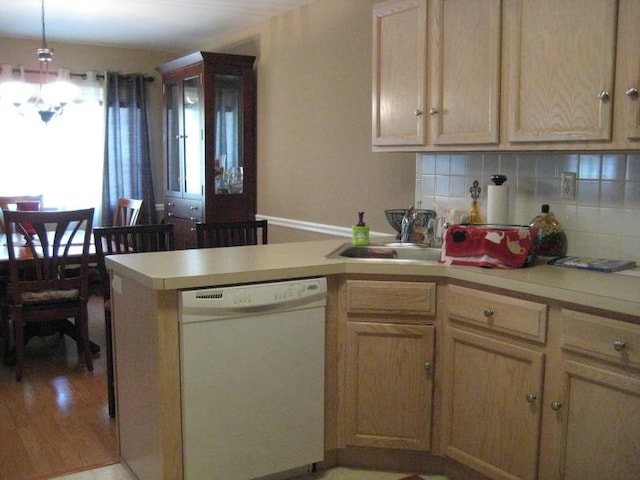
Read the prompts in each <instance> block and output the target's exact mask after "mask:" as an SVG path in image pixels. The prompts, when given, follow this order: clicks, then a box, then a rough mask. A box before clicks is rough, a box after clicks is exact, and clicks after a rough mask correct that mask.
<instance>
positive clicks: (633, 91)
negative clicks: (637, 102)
mask: <svg viewBox="0 0 640 480" xmlns="http://www.w3.org/2000/svg"><path fill="white" fill-rule="evenodd" d="M626 94H627V96H628V97H629V98H638V89H637V88H635V87H631V88H630V89H629V90H627V91H626Z"/></svg>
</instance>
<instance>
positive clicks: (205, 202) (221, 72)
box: [157, 52, 256, 248]
mask: <svg viewBox="0 0 640 480" xmlns="http://www.w3.org/2000/svg"><path fill="white" fill-rule="evenodd" d="M254 62H255V57H252V56H245V55H229V54H221V53H209V52H196V53H192V54H190V55H187V56H185V57H181V58H178V59H176V60H173V61H171V62H168V63H165V64H163V65H161V66H159V67H157V70H158V71H159V72H160V73H161V74H162V78H163V130H164V137H163V138H164V161H165V200H164V204H165V205H164V208H165V221H167V222H169V223H173V224H174V226H175V227H174V228H175V235H176V247H177V248H193V247H195V245H196V233H195V225H196V223H199V222H213V221H236V220H253V219H254V218H255V213H256V81H255V72H254Z"/></svg>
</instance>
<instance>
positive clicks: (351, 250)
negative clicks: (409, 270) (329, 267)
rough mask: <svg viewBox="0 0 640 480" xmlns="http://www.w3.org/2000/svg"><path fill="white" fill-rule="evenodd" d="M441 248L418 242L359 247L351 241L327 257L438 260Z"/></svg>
mask: <svg viewBox="0 0 640 480" xmlns="http://www.w3.org/2000/svg"><path fill="white" fill-rule="evenodd" d="M440 252H441V249H439V248H433V247H427V246H426V245H420V244H416V243H381V244H371V245H368V246H366V247H357V246H354V245H352V244H350V243H345V244H344V245H342V246H340V247H338V248H337V249H336V250H334V251H333V252H331V253H330V254H329V255H327V256H326V258H357V259H361V260H412V261H421V262H437V261H438V260H439V259H440Z"/></svg>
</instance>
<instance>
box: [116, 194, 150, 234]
mask: <svg viewBox="0 0 640 480" xmlns="http://www.w3.org/2000/svg"><path fill="white" fill-rule="evenodd" d="M142 202H143V200H136V199H134V198H122V197H120V198H118V202H117V203H116V211H115V214H114V215H113V224H112V226H114V227H128V226H131V225H136V224H137V223H138V217H139V216H140V210H141V209H142Z"/></svg>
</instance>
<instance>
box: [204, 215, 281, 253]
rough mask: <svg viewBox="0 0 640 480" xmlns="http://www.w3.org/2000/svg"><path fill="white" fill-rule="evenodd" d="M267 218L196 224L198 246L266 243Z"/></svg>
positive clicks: (213, 246)
mask: <svg viewBox="0 0 640 480" xmlns="http://www.w3.org/2000/svg"><path fill="white" fill-rule="evenodd" d="M267 229H268V225H267V220H250V221H244V222H206V223H198V224H196V245H197V247H198V248H216V247H238V246H244V245H259V244H261V243H262V244H263V245H266V244H267Z"/></svg>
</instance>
